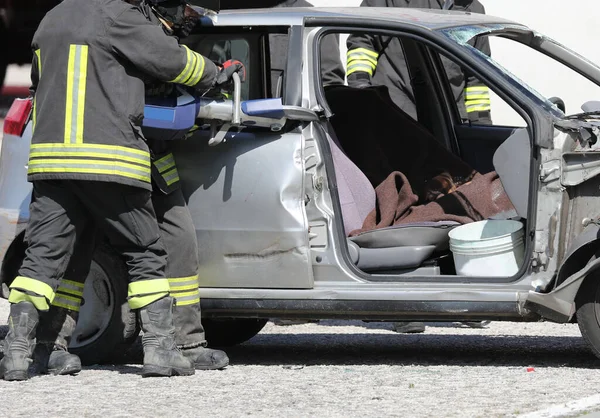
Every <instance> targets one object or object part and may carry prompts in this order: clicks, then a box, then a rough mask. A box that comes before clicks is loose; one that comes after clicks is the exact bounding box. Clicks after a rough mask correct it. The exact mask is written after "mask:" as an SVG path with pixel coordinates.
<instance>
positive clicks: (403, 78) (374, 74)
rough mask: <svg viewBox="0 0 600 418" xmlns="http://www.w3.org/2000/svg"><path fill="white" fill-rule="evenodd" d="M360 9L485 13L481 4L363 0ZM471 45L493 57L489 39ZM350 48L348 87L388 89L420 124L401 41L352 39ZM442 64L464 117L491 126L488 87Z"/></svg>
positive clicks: (377, 37) (368, 37)
mask: <svg viewBox="0 0 600 418" xmlns="http://www.w3.org/2000/svg"><path fill="white" fill-rule="evenodd" d="M361 7H409V8H424V9H452V10H462V11H469V12H473V13H481V14H484V13H485V9H484V7H483V5H482V4H481V3H480V2H479V0H455V1H452V0H363V2H362V3H361ZM469 43H470V44H471V45H473V46H474V47H475V48H477V49H479V50H480V51H482V52H483V53H485V54H486V55H490V54H491V51H490V44H489V40H488V39H487V38H486V37H481V36H480V37H477V38H476V39H475V40H470V41H469ZM347 45H348V53H347V66H346V76H347V78H348V85H349V86H351V87H357V88H363V87H368V86H370V85H385V86H386V87H388V89H389V92H390V96H391V97H392V100H394V102H395V103H396V105H398V107H400V108H401V109H402V110H403V111H404V112H406V113H408V114H409V115H410V116H411V117H412V118H413V119H415V120H417V108H416V104H415V98H414V94H413V89H412V86H411V80H410V75H409V72H408V68H407V65H406V61H405V58H404V51H403V48H402V43H401V41H400V39H398V38H397V37H389V36H380V35H351V36H350V37H348V41H347ZM442 61H443V64H444V67H445V69H446V73H447V75H448V80H449V81H450V85H451V87H452V91H453V93H454V96H455V99H456V102H457V104H458V110H459V112H460V114H461V117H462V118H463V119H467V118H468V120H470V121H471V122H473V123H475V124H484V125H490V124H491V107H490V91H489V89H488V87H486V86H485V85H483V84H481V82H480V81H479V80H477V79H476V78H475V77H473V76H468V75H467V76H466V77H465V74H464V73H463V72H462V70H461V68H460V67H459V66H458V65H457V64H455V63H453V62H451V61H449V60H448V59H446V58H445V57H442Z"/></svg>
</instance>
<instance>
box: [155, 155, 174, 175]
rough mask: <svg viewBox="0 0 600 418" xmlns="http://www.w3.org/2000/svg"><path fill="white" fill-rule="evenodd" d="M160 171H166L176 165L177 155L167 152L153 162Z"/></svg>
mask: <svg viewBox="0 0 600 418" xmlns="http://www.w3.org/2000/svg"><path fill="white" fill-rule="evenodd" d="M153 164H154V166H155V167H156V168H157V169H158V172H159V173H164V172H165V171H167V170H168V169H170V168H172V167H175V157H174V156H173V154H167V155H165V156H164V157H162V158H161V159H159V160H156V161H154V162H153Z"/></svg>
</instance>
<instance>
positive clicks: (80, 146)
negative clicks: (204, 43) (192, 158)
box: [28, 0, 218, 190]
mask: <svg viewBox="0 0 600 418" xmlns="http://www.w3.org/2000/svg"><path fill="white" fill-rule="evenodd" d="M65 22H70V24H69V25H65ZM32 47H33V50H34V59H33V65H32V70H31V79H32V87H31V90H32V94H33V97H34V110H33V124H34V132H33V137H32V143H31V149H30V155H29V169H28V180H29V181H34V180H45V179H72V180H96V181H109V182H116V183H121V184H126V185H131V186H136V187H142V188H145V189H147V190H151V188H152V187H151V180H150V178H151V174H150V153H149V150H148V145H147V144H146V141H145V139H144V136H143V134H142V132H141V129H140V125H141V123H142V120H143V117H144V91H145V87H144V83H145V81H148V80H161V81H166V82H171V83H180V84H184V85H187V86H190V87H194V88H196V89H200V90H208V89H210V88H211V87H212V86H213V85H214V82H215V79H216V76H217V72H218V71H217V67H216V65H215V64H213V63H212V62H211V61H209V60H208V59H205V58H204V57H203V56H202V55H200V54H198V53H196V52H194V51H192V50H190V49H189V48H187V47H186V46H180V45H179V44H178V42H177V40H176V39H175V38H173V37H169V36H166V35H165V33H164V32H163V29H162V28H161V27H160V26H157V25H155V24H153V23H151V22H149V21H148V20H147V19H146V18H145V17H144V16H143V15H142V14H141V13H140V11H139V10H138V9H137V8H135V7H134V6H131V5H129V4H128V3H126V2H125V1H123V0H64V1H63V2H62V3H61V4H60V5H59V6H57V7H55V8H54V9H52V10H51V11H50V12H49V13H48V14H47V15H46V16H45V18H44V19H43V20H42V22H41V24H40V26H39V28H38V30H37V31H36V33H35V35H34V38H33V43H32Z"/></svg>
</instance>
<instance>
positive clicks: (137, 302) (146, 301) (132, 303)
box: [127, 292, 169, 309]
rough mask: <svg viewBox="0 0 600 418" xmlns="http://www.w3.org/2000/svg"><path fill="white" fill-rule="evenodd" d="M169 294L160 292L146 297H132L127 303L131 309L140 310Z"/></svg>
mask: <svg viewBox="0 0 600 418" xmlns="http://www.w3.org/2000/svg"><path fill="white" fill-rule="evenodd" d="M168 294H169V292H160V293H155V294H153V295H148V296H132V297H131V298H129V300H128V301H127V303H128V304H129V307H130V308H131V309H140V308H143V307H144V306H148V305H150V304H151V303H152V302H156V301H157V300H159V299H162V298H164V297H165V296H167V295H168Z"/></svg>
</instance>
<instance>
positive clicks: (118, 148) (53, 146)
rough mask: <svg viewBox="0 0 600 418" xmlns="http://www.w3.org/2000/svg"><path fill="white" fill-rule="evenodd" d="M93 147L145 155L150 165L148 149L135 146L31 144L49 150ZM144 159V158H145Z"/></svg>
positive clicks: (32, 146)
mask: <svg viewBox="0 0 600 418" xmlns="http://www.w3.org/2000/svg"><path fill="white" fill-rule="evenodd" d="M87 148H89V149H94V150H105V151H107V150H111V151H120V152H124V153H131V154H137V155H143V156H144V157H147V158H146V159H147V161H148V165H150V163H149V161H150V153H149V152H148V151H144V150H141V149H136V148H128V147H122V146H119V145H104V144H56V143H45V144H32V145H31V149H32V150H33V149H44V150H47V149H50V150H51V151H58V150H61V151H62V150H65V149H67V150H68V149H82V150H83V149H87ZM146 159H145V160H146Z"/></svg>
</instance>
